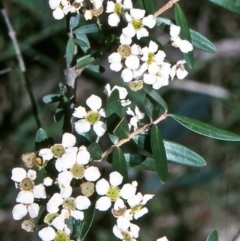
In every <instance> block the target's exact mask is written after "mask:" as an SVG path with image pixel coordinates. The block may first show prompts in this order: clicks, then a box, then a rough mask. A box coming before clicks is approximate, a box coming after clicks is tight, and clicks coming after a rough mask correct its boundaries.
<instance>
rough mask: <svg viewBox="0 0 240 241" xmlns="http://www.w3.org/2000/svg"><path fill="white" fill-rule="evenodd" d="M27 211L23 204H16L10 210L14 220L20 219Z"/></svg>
mask: <svg viewBox="0 0 240 241" xmlns="http://www.w3.org/2000/svg"><path fill="white" fill-rule="evenodd" d="M27 213H28V210H27V207H26V206H25V205H23V204H17V205H15V206H14V208H13V210H12V215H13V219H14V220H21V219H22V218H23V217H25V216H26V215H27Z"/></svg>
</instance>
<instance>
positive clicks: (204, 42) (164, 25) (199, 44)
mask: <svg viewBox="0 0 240 241" xmlns="http://www.w3.org/2000/svg"><path fill="white" fill-rule="evenodd" d="M156 21H157V25H158V26H159V27H160V28H161V29H162V30H164V31H166V32H168V33H169V31H170V25H171V24H172V23H173V24H175V23H174V21H172V20H171V19H167V18H161V17H157V18H156ZM190 36H191V40H192V45H193V46H194V47H195V48H197V49H200V50H202V51H205V52H209V53H215V52H216V47H215V45H214V44H213V43H212V42H211V41H210V40H209V39H207V38H206V37H205V36H203V35H202V34H200V33H199V32H196V31H195V30H193V29H190Z"/></svg>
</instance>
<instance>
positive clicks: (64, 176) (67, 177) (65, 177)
mask: <svg viewBox="0 0 240 241" xmlns="http://www.w3.org/2000/svg"><path fill="white" fill-rule="evenodd" d="M72 179H73V175H72V173H71V172H70V171H64V172H61V173H59V174H58V183H59V185H63V186H68V185H70V182H71V181H72Z"/></svg>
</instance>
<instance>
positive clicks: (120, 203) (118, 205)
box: [113, 198, 125, 210]
mask: <svg viewBox="0 0 240 241" xmlns="http://www.w3.org/2000/svg"><path fill="white" fill-rule="evenodd" d="M124 207H125V204H124V202H123V200H122V199H121V198H118V199H117V200H116V201H115V203H114V207H113V208H114V210H118V209H120V208H124Z"/></svg>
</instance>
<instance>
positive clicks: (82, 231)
mask: <svg viewBox="0 0 240 241" xmlns="http://www.w3.org/2000/svg"><path fill="white" fill-rule="evenodd" d="M94 215H95V204H94V203H92V204H91V206H90V207H89V208H88V209H87V210H86V211H84V219H83V220H76V221H75V225H74V232H73V236H74V238H75V240H79V241H82V240H83V239H84V238H85V237H86V235H87V233H88V231H89V229H90V228H91V226H92V222H93V218H94Z"/></svg>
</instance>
